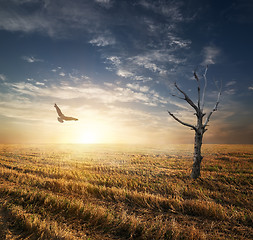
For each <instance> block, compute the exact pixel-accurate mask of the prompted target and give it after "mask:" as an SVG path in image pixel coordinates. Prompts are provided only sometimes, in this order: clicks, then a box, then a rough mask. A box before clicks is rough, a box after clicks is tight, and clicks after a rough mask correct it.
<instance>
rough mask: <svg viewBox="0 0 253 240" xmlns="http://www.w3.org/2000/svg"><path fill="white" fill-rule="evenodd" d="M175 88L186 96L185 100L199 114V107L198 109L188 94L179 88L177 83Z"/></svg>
mask: <svg viewBox="0 0 253 240" xmlns="http://www.w3.org/2000/svg"><path fill="white" fill-rule="evenodd" d="M175 87H176V88H177V90H178V91H179V92H181V93H182V94H183V95H184V100H185V101H186V102H188V103H189V104H190V105H191V106H192V107H193V108H194V109H195V111H196V112H197V113H199V109H198V107H197V106H196V105H195V104H194V103H193V101H192V100H191V99H190V98H189V97H188V96H187V94H186V93H185V92H184V91H183V90H181V89H180V88H179V87H178V86H177V83H176V82H175Z"/></svg>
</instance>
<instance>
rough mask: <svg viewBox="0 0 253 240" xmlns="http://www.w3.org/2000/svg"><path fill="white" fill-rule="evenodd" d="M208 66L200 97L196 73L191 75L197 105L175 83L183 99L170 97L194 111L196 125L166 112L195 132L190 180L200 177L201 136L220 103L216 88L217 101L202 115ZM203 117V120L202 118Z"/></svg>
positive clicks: (219, 94)
mask: <svg viewBox="0 0 253 240" xmlns="http://www.w3.org/2000/svg"><path fill="white" fill-rule="evenodd" d="M207 70H208V66H206V68H205V72H204V74H203V79H204V81H205V82H204V87H203V91H202V96H201V90H200V79H199V77H198V75H197V73H196V70H195V71H194V73H193V75H194V78H195V80H196V81H197V83H198V88H197V90H198V100H197V104H195V103H194V102H193V101H192V100H191V99H190V98H189V96H188V95H187V94H186V93H185V92H184V91H183V90H182V89H181V88H179V87H178V85H177V83H176V82H175V84H174V85H175V88H176V89H177V90H178V91H179V92H180V93H181V94H182V96H183V97H180V96H177V95H174V94H173V95H172V96H174V97H177V98H179V99H182V100H185V101H186V102H187V103H188V104H189V105H190V106H191V107H192V108H193V109H194V110H195V113H194V114H195V115H196V117H197V123H196V125H192V124H189V123H186V122H183V121H181V120H180V119H179V118H177V117H176V116H175V115H174V114H172V113H171V112H170V111H168V113H169V115H170V116H171V117H173V118H174V119H175V120H176V121H177V122H179V123H181V124H182V125H184V126H187V127H189V128H191V129H192V130H194V131H195V141H194V158H193V166H192V172H191V178H194V179H196V178H198V177H199V176H200V166H201V161H202V159H203V157H202V155H201V146H202V140H203V135H204V133H205V132H206V131H207V128H206V127H207V124H208V122H209V120H210V118H211V116H212V114H213V113H214V112H215V111H217V108H218V105H219V101H220V96H221V87H220V88H218V86H217V85H216V86H217V88H218V97H217V101H216V103H215V105H214V107H213V109H212V110H211V111H210V112H209V114H208V115H207V116H206V117H205V115H206V113H204V100H205V92H206V86H207V78H206V74H207ZM204 117H205V118H204Z"/></svg>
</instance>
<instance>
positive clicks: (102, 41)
mask: <svg viewBox="0 0 253 240" xmlns="http://www.w3.org/2000/svg"><path fill="white" fill-rule="evenodd" d="M89 43H91V44H93V45H96V46H98V47H105V46H108V45H113V44H115V39H113V38H112V37H106V36H99V37H96V38H94V39H92V40H90V41H89Z"/></svg>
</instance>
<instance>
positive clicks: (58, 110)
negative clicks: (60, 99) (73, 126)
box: [54, 104, 65, 118]
mask: <svg viewBox="0 0 253 240" xmlns="http://www.w3.org/2000/svg"><path fill="white" fill-rule="evenodd" d="M54 107H55V108H56V111H57V113H58V115H59V117H60V118H63V117H65V116H64V114H63V113H62V112H61V109H60V108H59V107H58V106H57V104H55V105H54Z"/></svg>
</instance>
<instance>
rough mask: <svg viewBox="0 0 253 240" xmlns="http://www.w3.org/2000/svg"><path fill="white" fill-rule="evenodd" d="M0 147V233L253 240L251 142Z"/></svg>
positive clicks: (11, 235)
mask: <svg viewBox="0 0 253 240" xmlns="http://www.w3.org/2000/svg"><path fill="white" fill-rule="evenodd" d="M192 150H193V146H192V145H171V146H168V148H166V149H159V148H154V147H153V148H148V147H133V146H120V145H118V146H110V145H107V146H106V145H0V239H87V240H88V239H90V240H92V239H96V240H100V239H101V240H103V239H147V240H151V239H194V240H196V239H253V227H252V226H253V178H252V176H253V175H252V173H253V168H252V167H253V146H252V145H204V146H203V156H204V159H203V163H202V175H201V178H200V179H197V180H192V179H190V178H189V177H188V176H189V175H190V171H191V165H192Z"/></svg>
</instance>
